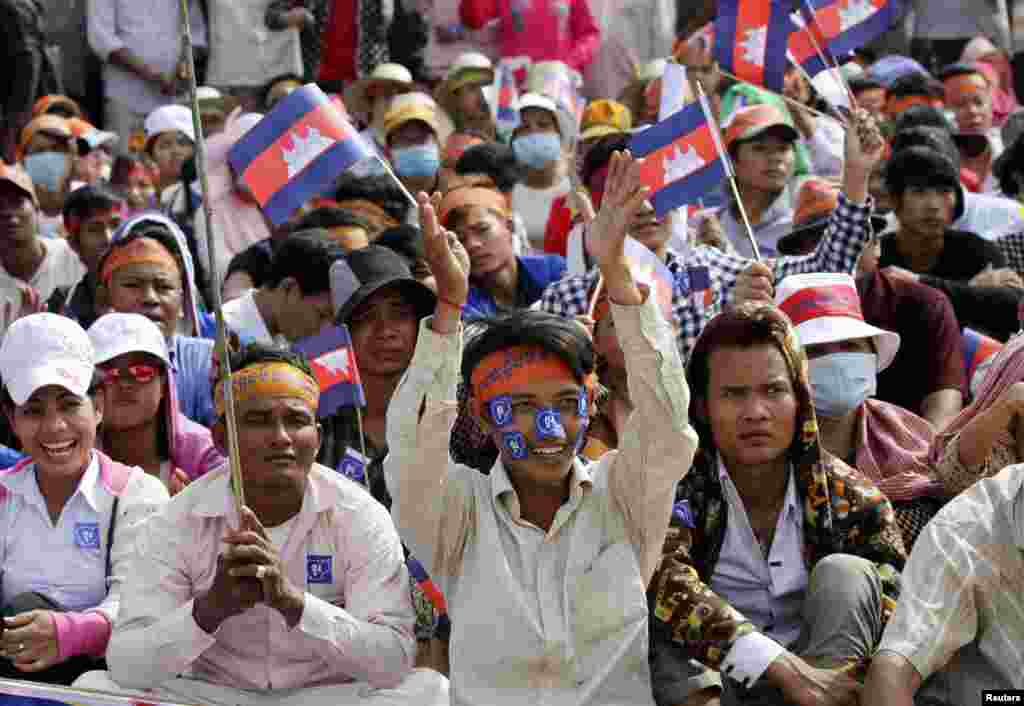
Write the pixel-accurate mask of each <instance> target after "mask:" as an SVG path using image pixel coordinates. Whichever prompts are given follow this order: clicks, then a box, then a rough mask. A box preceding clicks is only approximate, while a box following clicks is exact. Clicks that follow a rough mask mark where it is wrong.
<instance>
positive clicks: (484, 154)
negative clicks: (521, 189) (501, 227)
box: [455, 142, 523, 193]
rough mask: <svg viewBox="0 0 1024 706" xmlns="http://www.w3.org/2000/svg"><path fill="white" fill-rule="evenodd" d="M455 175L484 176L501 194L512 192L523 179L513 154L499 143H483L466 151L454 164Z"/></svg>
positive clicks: (509, 148) (507, 147) (510, 149)
mask: <svg viewBox="0 0 1024 706" xmlns="http://www.w3.org/2000/svg"><path fill="white" fill-rule="evenodd" d="M455 173H456V174H458V175H460V176H465V175H467V174H485V175H487V176H489V177H490V178H491V181H493V182H494V185H495V186H496V187H497V188H498V191H501V192H503V193H508V192H510V191H512V189H514V188H515V185H516V184H518V183H519V182H520V181H522V178H523V169H522V166H521V165H520V164H519V162H518V161H517V160H516V155H515V152H513V151H512V148H511V147H509V146H508V145H503V144H501V143H500V142H485V143H483V144H482V145H473V146H472V147H470V148H469V149H467V150H466V151H465V152H463V153H462V156H461V157H459V159H458V161H457V162H456V163H455Z"/></svg>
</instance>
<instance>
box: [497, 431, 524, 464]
mask: <svg viewBox="0 0 1024 706" xmlns="http://www.w3.org/2000/svg"><path fill="white" fill-rule="evenodd" d="M502 441H503V442H504V444H505V449H506V450H507V451H508V455H509V458H511V459H513V460H515V461H522V460H523V459H524V458H526V457H527V456H528V455H529V454H530V452H529V450H528V449H527V448H526V437H525V436H523V435H522V434H520V433H519V432H518V431H510V432H506V433H505V434H504V436H503V437H502Z"/></svg>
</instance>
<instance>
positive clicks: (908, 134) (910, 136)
mask: <svg viewBox="0 0 1024 706" xmlns="http://www.w3.org/2000/svg"><path fill="white" fill-rule="evenodd" d="M910 147H924V148H927V149H930V150H934V151H935V152H938V153H939V154H941V155H943V156H945V157H946V158H948V159H949V161H951V162H952V163H953V166H955V167H956V168H957V170H959V169H960V150H959V149H957V146H956V143H955V142H954V141H953V136H952V135H950V134H949V132H947V131H946V130H943V129H942V128H938V127H931V126H925V125H921V126H915V127H910V128H907V129H906V130H901V131H899V132H897V133H896V136H895V137H893V138H892V152H893V154H896V153H897V152H902V151H903V150H905V149H909V148H910Z"/></svg>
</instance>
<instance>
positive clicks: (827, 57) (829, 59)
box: [801, 0, 860, 109]
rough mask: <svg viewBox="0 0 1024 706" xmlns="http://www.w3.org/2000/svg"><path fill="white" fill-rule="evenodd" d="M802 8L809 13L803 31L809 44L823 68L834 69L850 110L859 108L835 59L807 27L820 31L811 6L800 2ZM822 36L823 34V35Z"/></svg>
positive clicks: (805, 1) (803, 1)
mask: <svg viewBox="0 0 1024 706" xmlns="http://www.w3.org/2000/svg"><path fill="white" fill-rule="evenodd" d="M801 1H802V3H803V6H804V8H806V10H807V11H808V12H809V13H810V23H806V22H805V23H804V31H805V32H807V38H808V39H810V40H811V44H813V45H814V51H816V52H818V56H820V57H821V60H822V62H824V64H825V66H827V67H829V68H830V69H834V70H835V72H836V78H837V79H838V81H839V83H840V84H841V85H842V87H843V89H844V90H845V91H846V95H847V96H848V97H849V98H850V108H852V109H856V108H858V107H860V106H858V105H857V98H856V96H854V95H853V90H852V89H851V88H850V84H849V83H847V81H846V77H845V76H843V72H842V71H840V70H839V64H838V63H837V62H836V60H835V57H834V56H832V55H831V53H826V52H825V50H824V49H822V47H821V44H819V43H818V38H817V37H815V36H814V32H813V31H811V30H812V28H811V27H810V26H809V25H814V27H815V28H817V29H818V31H821V26H820V25H819V24H818V16H817V15H815V14H814V7H812V6H811V4H810V3H809V2H807V0H801ZM823 34H824V33H823Z"/></svg>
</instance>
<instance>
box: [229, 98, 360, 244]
mask: <svg viewBox="0 0 1024 706" xmlns="http://www.w3.org/2000/svg"><path fill="white" fill-rule="evenodd" d="M372 156H373V151H372V149H371V148H370V146H369V145H367V144H366V142H364V141H363V139H362V137H360V135H359V132H358V131H357V130H356V129H355V128H354V127H353V126H352V124H351V123H350V122H349V121H348V120H346V118H345V116H344V115H343V114H342V111H341V110H340V109H339V108H338V106H337V104H336V103H335V102H334V101H332V100H331V99H330V98H329V97H328V96H327V95H326V94H325V93H324V92H323V91H321V90H320V89H319V88H318V87H317V86H316V85H314V84H309V85H306V86H303V87H302V88H299V89H297V90H295V91H292V92H291V93H290V94H288V95H287V96H286V97H285V98H284V99H282V100H281V101H280V102H279V103H278V104H277V105H276V106H275V107H274V109H273V110H271V111H270V112H269V113H267V115H266V116H264V118H263V119H262V120H261V121H260V122H258V123H257V124H256V126H255V127H253V128H252V129H251V130H250V131H249V132H247V133H246V134H245V135H244V136H243V137H242V138H241V139H240V140H238V142H236V143H235V145H234V147H232V148H231V151H230V152H229V153H228V163H229V164H230V165H231V168H232V169H234V171H235V174H236V175H238V177H239V178H240V179H241V180H242V182H243V183H244V184H245V185H246V186H248V187H249V189H250V191H252V193H253V195H254V196H255V197H256V200H257V201H258V202H259V204H260V206H262V207H263V212H264V213H265V214H266V215H267V218H269V219H270V220H271V221H272V222H273V223H274V224H275V225H280V224H281V223H284V222H285V221H286V220H288V218H289V216H291V215H292V214H293V213H294V212H295V211H296V210H297V209H298V208H299V207H300V206H302V205H303V204H304V203H305V202H306V201H308V200H309V199H310V198H312V197H314V196H319V195H320V194H322V193H324V192H325V191H328V190H330V189H331V187H332V186H333V185H334V182H335V180H336V179H337V178H338V176H339V175H340V174H341V173H342V172H344V171H345V170H346V169H348V168H349V167H351V166H352V165H354V164H355V163H356V162H359V161H362V160H364V159H367V158H369V157H372Z"/></svg>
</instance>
